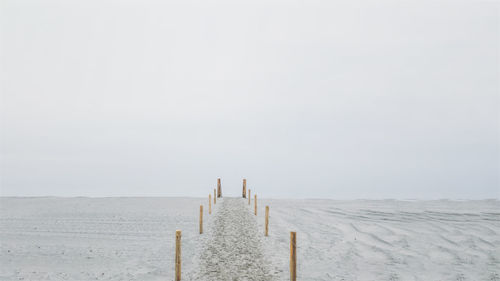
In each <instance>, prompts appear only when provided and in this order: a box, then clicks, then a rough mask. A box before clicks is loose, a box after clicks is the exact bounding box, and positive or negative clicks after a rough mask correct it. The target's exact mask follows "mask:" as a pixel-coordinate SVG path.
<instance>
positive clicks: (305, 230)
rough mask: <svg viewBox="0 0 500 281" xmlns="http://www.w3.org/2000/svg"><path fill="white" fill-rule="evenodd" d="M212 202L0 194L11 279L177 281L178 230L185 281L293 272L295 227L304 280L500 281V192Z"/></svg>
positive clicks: (0, 271)
mask: <svg viewBox="0 0 500 281" xmlns="http://www.w3.org/2000/svg"><path fill="white" fill-rule="evenodd" d="M207 203H208V198H52V197H46V198H0V280H173V277H174V246H175V230H176V229H181V230H182V268H183V280H202V278H203V279H206V280H288V279H289V270H288V262H289V235H290V234H289V232H290V231H296V232H297V245H298V270H297V271H298V280H430V281H432V280H436V281H437V280H490V281H491V280H500V204H499V201H498V200H482V201H450V200H439V201H397V200H379V201H368V200H355V201H336V200H283V199H259V212H258V216H257V217H255V216H254V215H253V200H252V205H251V206H248V204H247V201H246V199H241V198H236V199H231V198H225V200H218V201H217V204H216V205H215V206H212V207H213V213H212V215H208V212H207V211H208V208H207V206H206V205H207ZM200 204H203V205H204V211H205V213H204V221H205V232H204V234H202V235H200V234H199V233H198V215H199V205H200ZM266 205H269V207H270V228H269V231H270V234H269V237H264V216H263V214H264V208H265V206H266ZM245 211H246V212H247V213H245ZM223 233H225V236H223V235H222V234H223ZM237 237H239V238H237ZM245 245H247V246H245ZM250 260H254V262H253V263H251V264H250V263H249V261H250ZM236 269H237V270H236ZM211 271H213V272H212V273H207V272H211ZM223 272H225V273H223ZM233 273H234V274H235V276H236V275H237V277H238V278H239V279H230V278H233V277H234V276H233V275H232V274H233ZM263 277H265V278H263Z"/></svg>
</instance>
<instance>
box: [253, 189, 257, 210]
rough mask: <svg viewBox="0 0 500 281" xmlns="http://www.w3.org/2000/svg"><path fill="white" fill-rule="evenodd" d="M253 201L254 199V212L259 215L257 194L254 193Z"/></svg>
mask: <svg viewBox="0 0 500 281" xmlns="http://www.w3.org/2000/svg"><path fill="white" fill-rule="evenodd" d="M253 201H254V213H255V215H257V194H255V195H254V198H253Z"/></svg>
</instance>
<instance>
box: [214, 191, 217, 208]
mask: <svg viewBox="0 0 500 281" xmlns="http://www.w3.org/2000/svg"><path fill="white" fill-rule="evenodd" d="M215 204H217V196H215V188H214V205H215Z"/></svg>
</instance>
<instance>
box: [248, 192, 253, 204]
mask: <svg viewBox="0 0 500 281" xmlns="http://www.w3.org/2000/svg"><path fill="white" fill-rule="evenodd" d="M250 191H251V190H250V189H249V190H248V205H250V199H251V198H252V196H250Z"/></svg>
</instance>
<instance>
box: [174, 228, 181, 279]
mask: <svg viewBox="0 0 500 281" xmlns="http://www.w3.org/2000/svg"><path fill="white" fill-rule="evenodd" d="M180 280H181V231H180V230H176V231H175V281H180Z"/></svg>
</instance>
